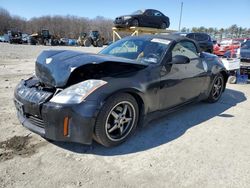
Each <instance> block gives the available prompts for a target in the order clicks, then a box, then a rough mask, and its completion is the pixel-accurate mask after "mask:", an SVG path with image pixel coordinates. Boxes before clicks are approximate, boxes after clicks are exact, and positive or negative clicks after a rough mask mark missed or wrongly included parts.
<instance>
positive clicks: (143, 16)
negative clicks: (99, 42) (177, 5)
mask: <svg viewBox="0 0 250 188" xmlns="http://www.w3.org/2000/svg"><path fill="white" fill-rule="evenodd" d="M114 24H115V26H116V27H131V26H135V27H153V28H160V29H166V28H168V27H169V25H170V22H169V17H167V16H165V15H164V14H163V13H162V12H160V11H158V10H154V9H146V10H138V11H136V12H134V13H132V14H130V15H125V16H119V17H117V18H115V21H114Z"/></svg>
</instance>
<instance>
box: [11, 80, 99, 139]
mask: <svg viewBox="0 0 250 188" xmlns="http://www.w3.org/2000/svg"><path fill="white" fill-rule="evenodd" d="M39 92H40V91H39V90H35V89H34V88H33V89H31V88H27V87H26V86H25V85H24V82H23V81H22V82H21V83H20V84H19V85H18V86H17V88H16V90H15V95H14V96H15V98H14V103H15V106H16V109H17V116H18V119H19V121H20V122H21V123H22V125H23V126H24V127H26V128H28V129H29V130H31V131H32V132H35V133H37V134H39V135H41V136H42V137H45V138H47V139H50V140H55V141H68V142H78V143H82V144H91V143H92V136H93V130H94V125H95V119H96V116H97V105H96V104H95V102H94V101H85V102H83V103H81V104H77V105H66V104H57V103H52V102H49V99H50V98H51V96H50V95H49V94H48V95H46V94H41V93H39ZM48 96H50V97H48ZM47 97H48V98H47ZM34 99H36V100H34ZM41 101H42V102H41Z"/></svg>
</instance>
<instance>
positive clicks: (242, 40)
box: [234, 38, 250, 44]
mask: <svg viewBox="0 0 250 188" xmlns="http://www.w3.org/2000/svg"><path fill="white" fill-rule="evenodd" d="M234 40H235V41H239V42H240V44H243V43H244V42H246V41H248V40H250V38H236V39H234Z"/></svg>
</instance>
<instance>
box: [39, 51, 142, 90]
mask: <svg viewBox="0 0 250 188" xmlns="http://www.w3.org/2000/svg"><path fill="white" fill-rule="evenodd" d="M145 67H147V65H146V64H143V63H138V62H137V61H135V60H130V59H125V58H120V57H115V56H107V55H100V54H89V53H82V52H75V51H44V52H43V53H41V54H40V55H39V57H38V58H37V61H36V76H37V77H38V79H39V80H40V81H41V82H42V83H44V84H46V85H49V86H53V87H56V88H65V87H68V86H70V85H72V84H75V83H78V82H81V81H84V80H88V79H103V78H106V77H107V78H109V77H119V76H122V75H124V74H126V73H133V72H136V71H138V70H140V69H143V68H145Z"/></svg>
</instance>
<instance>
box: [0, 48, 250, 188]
mask: <svg viewBox="0 0 250 188" xmlns="http://www.w3.org/2000/svg"><path fill="white" fill-rule="evenodd" d="M50 48H53V49H71V50H79V51H85V52H98V51H99V50H100V49H99V48H92V47H90V48H84V47H45V46H27V45H9V44H3V43H1V44H0V70H1V71H0V78H1V85H0V104H1V105H0V112H1V115H0V187H27V188H28V187H31V188H33V187H37V188H38V187H192V188H195V187H199V188H200V187H212V188H215V187H220V188H221V187H239V188H243V187H249V185H250V147H249V145H250V116H249V114H250V102H249V100H248V96H250V86H249V85H228V86H227V89H226V91H225V93H224V94H223V96H222V99H221V100H220V101H219V102H218V103H216V104H207V103H198V104H195V105H189V106H186V107H185V108H184V109H182V110H180V111H178V112H175V113H172V114H169V115H167V116H166V117H164V118H162V119H158V120H155V121H153V122H151V123H150V124H149V125H147V126H146V127H145V128H143V129H142V128H140V129H138V130H137V131H136V133H135V135H133V136H132V137H131V138H130V139H129V140H128V141H127V142H126V143H124V144H123V145H121V146H119V147H115V148H109V149H107V148H104V147H102V146H100V145H98V144H96V143H94V144H93V145H92V146H85V145H80V144H72V143H58V142H51V143H50V142H48V141H46V140H44V139H43V138H41V137H40V136H38V135H36V134H34V133H31V132H30V131H28V130H26V129H25V128H23V127H22V126H21V125H20V123H19V122H18V120H17V118H16V114H15V109H14V105H13V102H12V97H13V90H14V87H15V85H16V84H17V83H18V81H19V80H20V79H22V78H27V77H28V76H29V75H31V74H32V73H33V72H34V62H35V58H36V57H37V55H38V54H39V53H40V52H41V51H42V50H44V49H50Z"/></svg>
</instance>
